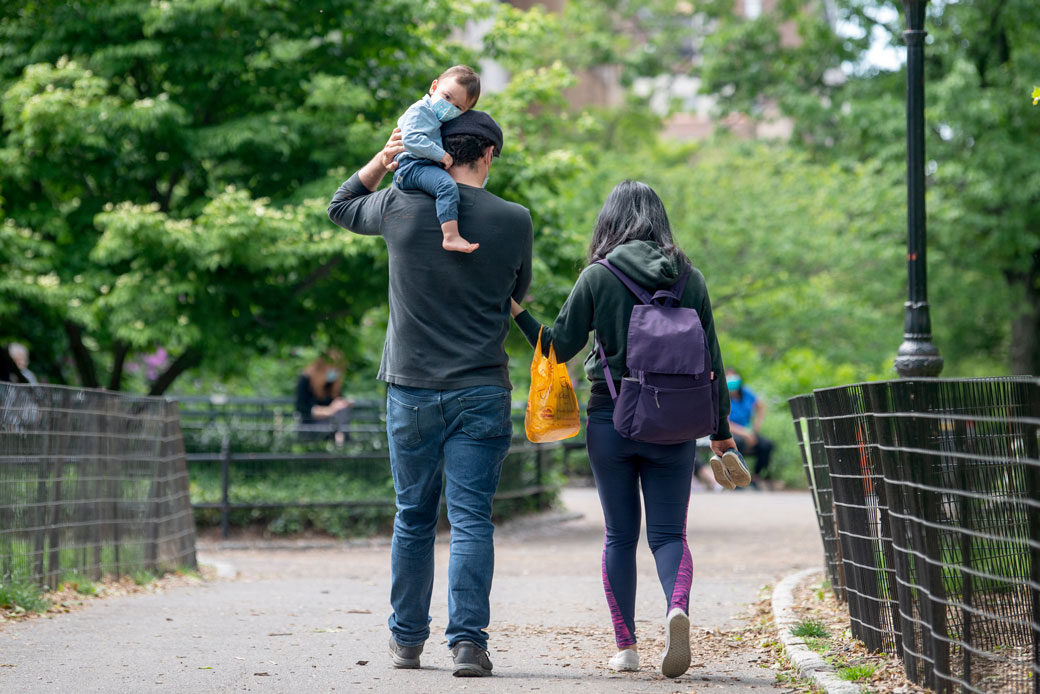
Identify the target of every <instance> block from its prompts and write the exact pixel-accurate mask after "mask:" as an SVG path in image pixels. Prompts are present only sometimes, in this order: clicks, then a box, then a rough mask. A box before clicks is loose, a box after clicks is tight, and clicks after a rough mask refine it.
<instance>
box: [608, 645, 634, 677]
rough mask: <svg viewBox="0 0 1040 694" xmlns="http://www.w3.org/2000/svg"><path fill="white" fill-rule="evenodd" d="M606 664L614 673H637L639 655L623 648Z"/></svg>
mask: <svg viewBox="0 0 1040 694" xmlns="http://www.w3.org/2000/svg"><path fill="white" fill-rule="evenodd" d="M608 664H609V665H610V669H611V670H613V671H614V672H637V671H638V670H639V654H638V653H637V652H635V651H633V650H632V649H631V648H625V649H622V650H620V651H618V652H617V654H615V655H614V656H613V657H611V659H610V661H609V663H608Z"/></svg>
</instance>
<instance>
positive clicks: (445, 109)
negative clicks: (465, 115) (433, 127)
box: [430, 94, 462, 123]
mask: <svg viewBox="0 0 1040 694" xmlns="http://www.w3.org/2000/svg"><path fill="white" fill-rule="evenodd" d="M430 107H431V108H433V113H434V115H436V116H437V120H439V121H440V122H441V123H445V122H447V121H450V120H451V119H452V118H458V117H459V116H461V115H462V109H461V108H459V107H458V106H456V105H455V104H453V103H451V102H450V101H448V100H447V99H445V98H444V97H443V96H441V95H440V94H434V95H433V96H431V97H430Z"/></svg>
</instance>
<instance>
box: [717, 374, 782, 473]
mask: <svg viewBox="0 0 1040 694" xmlns="http://www.w3.org/2000/svg"><path fill="white" fill-rule="evenodd" d="M726 387H727V389H728V390H729V402H730V409H729V428H730V431H731V432H732V434H733V439H734V440H735V441H736V442H737V450H739V451H740V454H741V455H743V456H745V457H746V456H748V455H753V456H754V457H755V470H754V473H753V474H752V477H751V485H750V486H752V487H753V488H755V489H757V488H758V485H759V483H761V481H762V474H763V473H765V472H766V470H768V469H769V458H770V457H771V456H772V455H773V442H772V441H771V440H769V439H767V438H766V437H764V436H762V434H760V433H759V432H760V431H761V429H762V420H764V419H765V416H766V406H765V403H763V402H762V400H761V399H760V398H759V397H758V396H756V395H755V394H754V392H752V390H751V389H750V388H748V387H747V386H746V385H744V380H743V379H742V378H741V377H740V374H739V373H737V371H736V369H729V368H727V369H726Z"/></svg>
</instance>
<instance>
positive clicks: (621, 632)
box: [600, 539, 689, 650]
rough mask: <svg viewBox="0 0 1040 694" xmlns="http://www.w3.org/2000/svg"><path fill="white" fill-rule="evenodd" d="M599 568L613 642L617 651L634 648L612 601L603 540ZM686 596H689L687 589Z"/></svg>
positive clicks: (615, 601) (626, 627) (629, 633)
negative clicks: (612, 629) (601, 574)
mask: <svg viewBox="0 0 1040 694" xmlns="http://www.w3.org/2000/svg"><path fill="white" fill-rule="evenodd" d="M600 568H601V570H602V572H603V592H604V593H606V594H607V607H609V608H610V619H611V621H612V622H613V623H614V640H615V641H617V647H618V650H620V649H622V648H628V647H629V646H634V645H635V643H636V637H635V636H633V635H632V632H630V631H629V630H628V625H627V624H625V618H624V616H623V615H622V614H621V608H619V607H618V604H617V600H615V599H614V591H613V590H611V588H610V578H608V577H607V546H606V540H605V539H604V544H603V559H602V561H601V562H600ZM687 594H689V588H687Z"/></svg>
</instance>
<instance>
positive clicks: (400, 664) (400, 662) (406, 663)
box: [390, 651, 419, 670]
mask: <svg viewBox="0 0 1040 694" xmlns="http://www.w3.org/2000/svg"><path fill="white" fill-rule="evenodd" d="M390 657H391V658H393V660H394V667H395V668H396V669H398V670H418V669H419V659H418V658H416V659H414V660H412V659H409V658H402V657H400V656H399V655H397V654H396V653H394V652H393V651H390Z"/></svg>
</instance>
